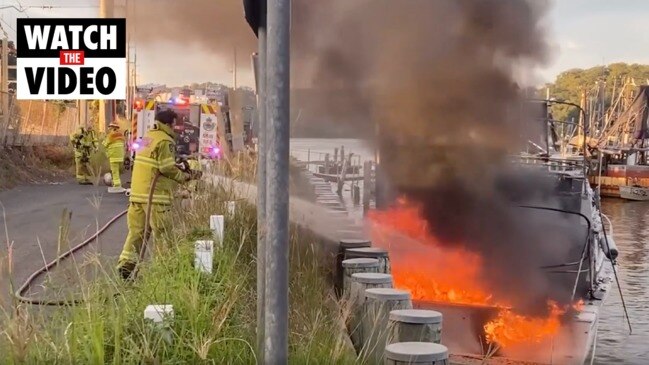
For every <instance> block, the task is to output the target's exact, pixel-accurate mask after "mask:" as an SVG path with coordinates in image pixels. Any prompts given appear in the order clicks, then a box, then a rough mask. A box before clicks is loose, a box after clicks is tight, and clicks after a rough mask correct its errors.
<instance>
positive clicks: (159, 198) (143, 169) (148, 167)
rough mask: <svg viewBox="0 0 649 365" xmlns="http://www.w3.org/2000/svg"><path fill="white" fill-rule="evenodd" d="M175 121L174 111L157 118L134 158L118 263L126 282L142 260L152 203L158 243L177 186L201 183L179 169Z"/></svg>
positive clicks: (193, 174)
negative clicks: (149, 206) (193, 182)
mask: <svg viewBox="0 0 649 365" xmlns="http://www.w3.org/2000/svg"><path fill="white" fill-rule="evenodd" d="M176 118H177V116H176V113H175V112H174V111H172V110H165V111H161V112H159V113H158V114H156V117H155V119H156V123H155V124H154V125H153V127H152V128H151V129H150V130H149V131H148V132H147V133H146V135H145V136H144V138H142V146H141V147H140V149H139V150H138V151H137V153H136V155H135V163H134V165H133V175H132V178H131V195H130V199H129V201H130V204H129V207H128V213H127V219H128V235H127V237H126V242H124V248H123V249H122V253H121V254H120V256H119V262H118V271H119V273H120V275H121V276H122V278H124V279H125V280H128V279H129V278H130V277H131V274H132V273H133V270H134V269H135V265H136V264H137V262H138V260H139V255H140V250H141V249H142V242H143V239H144V236H145V234H148V233H149V232H144V230H145V224H146V218H147V217H146V215H147V213H146V212H147V208H148V203H149V199H151V201H150V202H151V204H152V205H151V209H150V212H151V213H150V217H149V226H150V227H151V236H152V238H153V240H154V241H155V240H156V239H159V237H160V233H161V230H163V229H164V227H163V226H164V222H165V219H166V217H167V216H168V214H169V212H170V210H171V203H172V197H173V190H174V189H175V187H176V185H177V184H178V183H185V182H188V181H190V180H192V179H198V178H200V175H201V174H200V172H194V171H192V170H188V172H184V171H182V170H180V169H179V168H178V166H177V165H176V160H175V151H176V143H175V139H176V135H175V133H174V132H173V124H174V122H175V120H176ZM156 176H157V180H155V181H156V183H155V186H153V181H154V179H156ZM151 189H153V190H151Z"/></svg>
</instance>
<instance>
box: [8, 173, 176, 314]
mask: <svg viewBox="0 0 649 365" xmlns="http://www.w3.org/2000/svg"><path fill="white" fill-rule="evenodd" d="M181 164H182V165H183V166H182V168H181V170H183V171H188V170H187V169H188V164H187V162H186V161H184V162H183V161H181ZM179 168H180V167H179ZM160 176H161V174H160V172H157V173H156V174H155V176H154V177H153V180H152V181H151V188H150V190H149V196H148V200H147V209H146V214H145V222H144V237H143V240H142V248H141V249H140V255H139V261H138V264H137V265H136V266H135V269H134V270H133V274H132V277H133V279H135V277H136V276H137V269H138V266H139V263H140V262H142V260H143V259H144V256H145V253H146V246H147V243H148V242H147V241H148V236H149V234H148V230H149V226H150V224H149V220H150V218H151V206H152V205H153V204H152V200H153V190H154V188H155V186H156V183H157V182H158V178H159V177H160ZM127 212H128V210H124V211H122V212H120V213H118V214H117V215H115V216H114V217H113V218H111V219H110V220H109V221H108V222H107V223H106V224H105V225H104V226H103V227H101V228H100V229H99V230H97V232H95V233H94V234H93V235H92V236H90V237H88V238H87V239H85V240H84V241H83V242H81V243H79V244H78V245H76V246H74V247H72V248H71V249H69V250H68V251H66V252H64V253H63V254H61V255H59V256H58V257H57V258H55V259H54V260H52V261H50V262H49V263H47V264H45V266H43V267H41V268H40V269H38V270H36V271H35V272H33V273H32V274H31V275H30V276H29V277H28V278H27V280H25V282H24V283H23V285H22V286H21V287H20V288H18V290H16V291H15V292H14V297H15V298H16V299H17V300H18V301H20V302H22V303H25V304H31V305H43V306H60V307H62V306H71V305H78V304H82V303H83V302H84V301H83V299H71V300H46V299H32V298H28V297H26V296H25V295H26V292H27V291H28V290H29V289H30V288H31V287H32V285H33V283H34V281H35V280H36V279H37V278H38V277H40V276H41V275H43V274H44V273H46V272H49V270H50V269H51V268H52V267H55V266H57V265H58V264H59V263H60V262H61V261H62V260H65V259H66V258H68V257H70V256H71V255H73V254H74V253H75V252H77V251H79V250H80V249H82V248H84V247H86V246H87V245H88V244H90V243H91V242H92V241H94V240H95V239H97V237H99V236H100V235H101V234H102V233H104V232H105V231H106V230H107V229H108V228H109V227H110V226H111V225H112V224H113V223H115V222H116V221H117V220H119V219H120V218H121V217H123V216H124V215H125V214H126V213H127ZM115 295H119V293H116V294H115Z"/></svg>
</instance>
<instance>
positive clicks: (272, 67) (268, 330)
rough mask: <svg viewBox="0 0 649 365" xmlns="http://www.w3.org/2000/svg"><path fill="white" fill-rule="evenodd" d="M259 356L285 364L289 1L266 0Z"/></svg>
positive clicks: (286, 345)
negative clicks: (263, 259)
mask: <svg viewBox="0 0 649 365" xmlns="http://www.w3.org/2000/svg"><path fill="white" fill-rule="evenodd" d="M267 15H268V18H267V20H268V28H267V29H268V33H267V37H268V38H267V52H268V54H267V58H266V62H267V100H266V102H267V118H268V119H267V133H268V134H267V143H268V150H267V151H268V155H267V156H266V160H267V167H266V174H267V189H268V190H267V196H266V222H267V236H266V237H267V243H268V246H267V252H266V298H265V299H266V312H265V321H266V327H265V333H264V336H265V339H264V345H265V346H264V361H265V363H267V364H286V363H288V189H286V187H287V186H288V184H289V181H288V162H289V135H290V122H289V118H290V115H289V107H290V104H289V86H290V85H289V83H290V0H269V1H268V14H267Z"/></svg>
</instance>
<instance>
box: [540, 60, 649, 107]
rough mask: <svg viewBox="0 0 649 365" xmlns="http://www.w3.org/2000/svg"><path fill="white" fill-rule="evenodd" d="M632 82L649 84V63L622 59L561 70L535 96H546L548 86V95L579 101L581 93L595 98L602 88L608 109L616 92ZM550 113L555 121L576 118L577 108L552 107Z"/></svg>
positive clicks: (576, 102) (577, 102)
mask: <svg viewBox="0 0 649 365" xmlns="http://www.w3.org/2000/svg"><path fill="white" fill-rule="evenodd" d="M627 80H628V81H632V82H634V83H635V85H638V86H639V85H647V84H649V65H641V64H635V63H634V64H627V63H623V62H619V63H612V64H609V65H601V66H594V67H591V68H587V69H578V68H575V69H570V70H567V71H564V72H562V73H560V74H559V75H558V76H557V78H556V80H555V81H554V82H553V83H548V84H546V85H545V86H544V87H543V88H541V89H539V90H538V95H539V97H541V98H545V96H546V90H547V89H549V91H550V97H551V98H556V99H558V100H564V101H569V102H572V103H575V104H579V103H580V100H581V95H582V92H586V97H587V98H593V97H595V94H596V93H595V90H596V88H598V87H601V90H603V91H604V97H603V99H604V106H605V107H606V108H608V107H609V106H610V105H611V101H612V99H613V92H614V91H615V92H616V94H617V93H618V92H619V90H620V89H621V87H622V86H623V85H624V83H625V82H626V81H627ZM552 111H553V116H554V118H555V119H557V120H566V119H570V118H575V120H577V119H578V115H579V110H577V109H576V108H570V107H566V106H561V105H557V106H554V107H553V110H552Z"/></svg>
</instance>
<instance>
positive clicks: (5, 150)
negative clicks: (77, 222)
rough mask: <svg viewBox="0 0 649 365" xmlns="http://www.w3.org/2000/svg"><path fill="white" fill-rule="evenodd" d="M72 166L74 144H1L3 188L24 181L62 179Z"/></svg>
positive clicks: (40, 181)
mask: <svg viewBox="0 0 649 365" xmlns="http://www.w3.org/2000/svg"><path fill="white" fill-rule="evenodd" d="M73 169H74V156H73V153H72V149H71V148H65V147H0V190H4V189H10V188H12V187H14V186H16V185H19V184H24V183H42V182H53V181H60V180H63V179H65V178H68V177H69V176H70V173H71V172H72V171H73Z"/></svg>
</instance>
